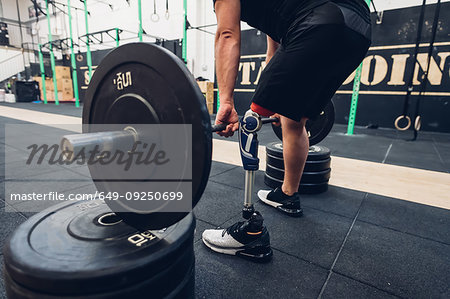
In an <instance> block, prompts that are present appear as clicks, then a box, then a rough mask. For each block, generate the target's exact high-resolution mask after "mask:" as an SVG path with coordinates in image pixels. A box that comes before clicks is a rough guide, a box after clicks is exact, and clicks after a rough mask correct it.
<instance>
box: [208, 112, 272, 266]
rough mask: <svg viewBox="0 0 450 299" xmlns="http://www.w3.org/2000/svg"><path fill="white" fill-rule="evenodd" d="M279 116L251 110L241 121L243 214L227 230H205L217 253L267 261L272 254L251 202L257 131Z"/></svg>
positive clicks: (256, 164)
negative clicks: (261, 113) (268, 116)
mask: <svg viewBox="0 0 450 299" xmlns="http://www.w3.org/2000/svg"><path fill="white" fill-rule="evenodd" d="M274 121H277V119H262V118H261V116H260V115H259V114H257V113H255V112H253V111H251V110H249V111H247V112H246V113H245V115H244V117H243V118H242V119H241V121H240V123H239V147H240V152H241V157H242V164H243V166H244V169H245V197H244V209H243V210H242V216H243V217H244V219H245V221H238V222H237V223H235V224H233V225H231V226H230V227H228V228H226V229H210V230H205V231H204V232H203V235H202V240H203V243H204V244H205V245H206V246H208V247H209V248H210V249H212V250H213V251H216V252H220V253H224V254H230V255H236V256H240V257H242V258H246V259H251V260H253V261H256V262H266V261H269V260H270V259H271V257H272V254H273V253H272V249H271V247H270V236H269V232H268V231H267V228H266V227H265V226H264V223H263V222H264V219H263V217H262V215H261V214H260V213H259V212H257V211H255V208H254V207H253V204H252V196H253V185H254V180H255V171H257V170H258V169H259V159H258V138H257V132H258V131H259V130H260V129H261V126H262V124H263V123H269V122H274Z"/></svg>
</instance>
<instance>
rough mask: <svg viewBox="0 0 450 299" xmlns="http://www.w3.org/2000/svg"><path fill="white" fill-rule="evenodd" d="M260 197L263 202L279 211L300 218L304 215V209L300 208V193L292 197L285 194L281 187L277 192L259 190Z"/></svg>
mask: <svg viewBox="0 0 450 299" xmlns="http://www.w3.org/2000/svg"><path fill="white" fill-rule="evenodd" d="M258 197H259V198H260V199H261V201H262V202H263V203H265V204H267V205H269V206H272V207H274V208H276V209H277V210H279V211H281V212H283V213H285V214H287V215H289V216H292V217H300V216H302V215H303V209H302V208H301V207H300V195H299V194H298V192H296V193H294V194H293V195H292V196H289V195H286V194H284V192H283V191H282V190H281V188H280V187H278V188H276V189H275V190H272V191H270V190H259V192H258Z"/></svg>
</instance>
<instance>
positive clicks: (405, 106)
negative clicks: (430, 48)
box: [394, 0, 427, 131]
mask: <svg viewBox="0 0 450 299" xmlns="http://www.w3.org/2000/svg"><path fill="white" fill-rule="evenodd" d="M426 2H427V0H423V3H422V8H421V10H420V16H419V22H418V27H417V37H416V47H415V49H414V56H413V67H412V70H411V73H410V76H409V78H408V85H407V87H406V96H405V100H404V102H403V114H402V115H400V116H399V117H397V119H396V120H395V122H394V125H395V128H396V129H397V130H400V131H406V130H408V129H409V127H410V126H411V118H410V117H409V116H408V108H409V100H410V97H411V92H412V91H413V89H414V87H413V79H414V69H415V67H416V63H417V54H418V53H419V47H420V41H421V38H422V30H423V20H424V18H425V6H426ZM403 119H406V120H407V122H408V123H407V125H406V126H404V127H400V125H399V123H400V121H401V120H403Z"/></svg>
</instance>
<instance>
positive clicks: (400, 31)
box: [235, 2, 450, 132]
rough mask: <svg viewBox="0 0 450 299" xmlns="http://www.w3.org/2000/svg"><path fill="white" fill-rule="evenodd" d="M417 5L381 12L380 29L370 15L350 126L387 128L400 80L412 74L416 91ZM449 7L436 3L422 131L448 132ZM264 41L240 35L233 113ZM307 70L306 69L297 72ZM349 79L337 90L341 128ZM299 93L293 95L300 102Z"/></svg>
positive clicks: (395, 112) (398, 107)
mask: <svg viewBox="0 0 450 299" xmlns="http://www.w3.org/2000/svg"><path fill="white" fill-rule="evenodd" d="M434 9H435V4H432V5H427V8H426V12H425V24H427V25H425V26H424V29H423V35H422V43H428V42H429V41H430V39H431V27H432V24H433V17H434ZM419 14H420V6H415V7H408V8H402V9H394V10H388V11H384V13H383V18H382V20H381V24H376V18H377V16H376V14H375V13H372V24H373V41H372V46H371V48H370V50H369V52H368V54H367V57H366V58H365V59H364V62H363V70H362V78H361V92H360V96H359V103H358V111H357V115H356V125H361V126H366V125H369V124H376V125H379V126H381V127H387V128H393V123H394V120H395V119H396V118H397V117H398V116H399V115H400V114H402V111H403V101H404V98H405V94H406V84H407V83H406V81H407V80H408V77H409V75H410V73H411V72H412V71H413V68H414V70H415V76H414V92H418V91H419V84H420V82H419V80H420V78H421V76H422V75H423V70H424V69H426V57H427V52H428V47H427V46H423V47H420V49H419V56H418V60H419V63H418V64H416V65H414V63H413V61H412V59H413V58H412V56H413V54H414V46H415V42H416V35H417V21H418V20H419ZM449 20H450V3H448V2H447V3H442V7H441V14H440V23H439V27H438V32H437V36H436V42H435V49H434V52H433V59H432V61H431V67H430V74H429V79H428V80H429V82H428V88H427V91H426V93H425V96H424V97H422V102H421V108H420V115H422V128H423V130H427V131H439V132H450V118H449V117H448V115H450V39H449V38H448V37H449V34H450V23H449ZM265 51H266V37H265V35H264V34H261V33H260V32H259V31H257V30H254V29H251V30H246V31H244V32H243V36H242V57H241V63H240V65H239V77H238V81H237V86H236V89H235V94H236V96H235V97H236V106H237V110H238V113H239V114H243V113H244V112H245V111H246V110H247V109H248V107H249V105H250V102H251V98H252V95H253V92H254V90H255V87H256V85H257V83H258V81H259V76H260V73H261V71H262V69H263V68H264V66H265V62H264V60H265V54H264V53H265ZM299 71H307V70H299ZM353 77H354V74H352V75H351V76H350V77H349V78H348V79H347V80H346V81H345V82H344V84H343V86H342V87H341V88H340V89H339V90H338V91H337V93H336V95H335V96H334V98H333V100H334V102H335V105H336V113H337V114H336V123H341V124H346V123H347V121H348V114H349V108H350V101H351V93H352V88H353ZM301 95H302V91H301V90H299V91H298V96H299V97H301ZM417 98H418V97H417V95H415V94H413V96H412V97H411V99H412V101H411V105H410V109H409V110H410V111H409V114H410V115H412V114H413V113H414V111H415V105H416V100H417Z"/></svg>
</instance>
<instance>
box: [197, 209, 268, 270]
mask: <svg viewBox="0 0 450 299" xmlns="http://www.w3.org/2000/svg"><path fill="white" fill-rule="evenodd" d="M202 239H203V243H204V244H205V245H206V246H207V247H209V248H210V249H211V250H213V251H215V252H219V253H224V254H229V255H236V256H239V257H242V258H245V259H250V260H252V261H256V262H266V261H269V260H270V259H271V257H272V254H273V253H272V249H271V248H270V237H269V232H268V231H267V228H266V227H265V226H264V225H263V217H262V216H261V214H260V213H258V212H255V213H253V215H251V216H250V217H249V219H248V220H246V221H240V222H237V223H235V224H233V225H231V226H230V227H228V228H226V229H208V230H205V231H204V232H203V235H202Z"/></svg>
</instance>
